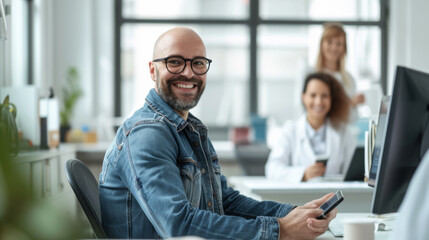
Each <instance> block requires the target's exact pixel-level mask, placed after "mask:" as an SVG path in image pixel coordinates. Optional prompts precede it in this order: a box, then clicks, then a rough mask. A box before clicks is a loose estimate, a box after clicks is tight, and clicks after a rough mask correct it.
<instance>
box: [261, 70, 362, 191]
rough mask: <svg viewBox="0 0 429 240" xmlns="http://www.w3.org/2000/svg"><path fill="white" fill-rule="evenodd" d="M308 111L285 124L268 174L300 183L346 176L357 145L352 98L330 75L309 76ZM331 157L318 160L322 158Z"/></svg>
mask: <svg viewBox="0 0 429 240" xmlns="http://www.w3.org/2000/svg"><path fill="white" fill-rule="evenodd" d="M302 102H303V105H304V107H305V110H306V112H305V114H304V115H303V116H301V117H300V118H299V119H298V120H296V121H288V122H286V123H285V124H284V126H283V128H282V130H281V131H282V132H281V134H280V135H279V138H278V139H277V140H276V141H274V145H273V147H272V150H271V153H270V156H269V158H268V161H267V164H266V165H265V175H266V177H268V178H270V179H276V180H280V181H285V182H288V183H296V182H300V181H307V180H309V179H311V178H314V177H319V176H329V175H331V176H332V175H336V176H338V175H344V174H345V171H346V170H347V168H348V165H349V164H350V160H351V158H352V155H353V153H354V151H355V148H356V140H355V136H354V135H353V134H352V133H351V132H350V131H349V130H348V128H347V120H348V114H349V110H350V99H349V98H348V97H347V95H346V93H345V91H344V89H343V87H342V86H341V84H340V83H339V82H338V81H337V80H336V79H335V78H334V77H332V76H331V75H330V74H327V73H321V72H319V73H313V74H310V75H308V76H307V77H306V79H305V82H304V87H303V91H302ZM321 157H323V158H327V159H328V161H327V162H326V166H325V165H324V163H323V162H316V160H317V159H319V158H321Z"/></svg>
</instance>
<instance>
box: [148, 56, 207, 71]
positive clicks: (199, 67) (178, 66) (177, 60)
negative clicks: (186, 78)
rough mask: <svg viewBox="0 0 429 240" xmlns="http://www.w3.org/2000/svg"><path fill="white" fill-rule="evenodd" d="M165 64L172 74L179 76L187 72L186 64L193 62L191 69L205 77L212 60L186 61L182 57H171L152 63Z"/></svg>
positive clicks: (194, 59) (198, 58)
mask: <svg viewBox="0 0 429 240" xmlns="http://www.w3.org/2000/svg"><path fill="white" fill-rule="evenodd" d="M161 61H164V62H165V66H166V67H167V70H168V71H169V72H170V73H173V74H178V73H181V72H183V71H184V70H185V68H186V62H187V61H190V62H191V69H192V71H193V72H194V73H195V74H197V75H204V74H206V73H207V72H208V71H209V68H210V63H211V62H212V60H210V59H208V58H205V57H196V58H193V59H189V58H188V59H186V58H184V57H181V56H171V57H165V58H158V59H155V60H153V61H152V62H161Z"/></svg>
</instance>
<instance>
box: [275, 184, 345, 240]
mask: <svg viewBox="0 0 429 240" xmlns="http://www.w3.org/2000/svg"><path fill="white" fill-rule="evenodd" d="M332 195H333V193H329V194H327V195H325V196H324V197H322V198H319V199H316V200H313V201H311V202H309V203H307V204H305V205H304V206H300V207H297V208H295V209H293V210H292V211H291V212H290V213H289V214H288V215H286V216H285V217H283V218H279V225H280V239H281V240H288V239H305V240H306V239H315V238H316V237H317V236H319V235H321V234H323V233H324V232H325V231H326V230H327V229H328V227H329V222H331V220H332V219H334V218H335V217H336V216H337V212H338V210H337V209H334V210H332V211H331V212H330V213H329V214H328V215H327V217H326V218H325V219H320V220H318V219H316V218H317V217H318V216H320V215H321V214H322V212H323V210H322V209H319V206H320V205H322V203H324V202H325V201H326V200H328V199H329V198H330V197H331V196H332Z"/></svg>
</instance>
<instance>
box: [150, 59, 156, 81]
mask: <svg viewBox="0 0 429 240" xmlns="http://www.w3.org/2000/svg"><path fill="white" fill-rule="evenodd" d="M155 72H156V70H155V63H154V62H152V61H150V62H149V73H150V77H151V78H152V81H154V82H156V73H155Z"/></svg>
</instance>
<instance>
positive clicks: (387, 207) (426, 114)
mask: <svg viewBox="0 0 429 240" xmlns="http://www.w3.org/2000/svg"><path fill="white" fill-rule="evenodd" d="M428 93H429V74H426V73H423V72H419V71H416V70H412V69H409V68H405V67H397V69H396V78H395V83H394V88H393V93H392V98H391V104H390V108H389V111H388V114H387V117H388V122H387V129H386V137H385V140H384V147H382V149H381V155H380V159H379V163H378V171H377V176H376V182H375V190H374V195H373V199H372V206H371V212H372V213H373V214H376V215H380V214H387V213H394V212H397V211H398V208H399V206H400V205H401V202H402V199H403V197H404V195H405V193H406V191H407V187H408V184H409V182H410V179H411V177H412V176H413V174H414V171H415V170H416V168H417V167H418V165H419V163H420V160H421V158H422V157H423V155H424V153H425V152H426V150H427V149H428V147H429V127H428V123H429V94H428Z"/></svg>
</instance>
